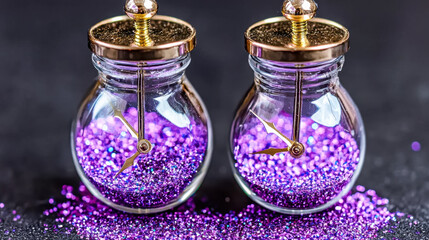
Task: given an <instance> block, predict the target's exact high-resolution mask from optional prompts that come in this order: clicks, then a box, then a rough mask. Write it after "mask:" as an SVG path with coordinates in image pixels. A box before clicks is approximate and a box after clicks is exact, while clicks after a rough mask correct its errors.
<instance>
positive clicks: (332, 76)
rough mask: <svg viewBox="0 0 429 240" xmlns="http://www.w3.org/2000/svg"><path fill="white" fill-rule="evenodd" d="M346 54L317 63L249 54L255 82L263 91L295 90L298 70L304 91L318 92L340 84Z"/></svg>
mask: <svg viewBox="0 0 429 240" xmlns="http://www.w3.org/2000/svg"><path fill="white" fill-rule="evenodd" d="M343 63H344V56H341V57H338V58H335V59H332V60H329V61H324V62H317V63H290V62H275V61H269V60H265V59H262V58H258V57H254V56H249V64H250V67H251V68H252V69H253V71H254V72H255V84H256V85H257V86H259V87H260V88H261V90H262V91H268V92H278V91H291V92H294V91H295V81H296V79H297V75H298V72H300V73H301V74H300V75H301V76H302V78H303V91H311V92H315V91H316V92H317V91H319V90H321V91H323V90H325V89H326V88H329V87H332V86H336V85H338V84H339V78H338V72H339V71H341V69H342V66H343Z"/></svg>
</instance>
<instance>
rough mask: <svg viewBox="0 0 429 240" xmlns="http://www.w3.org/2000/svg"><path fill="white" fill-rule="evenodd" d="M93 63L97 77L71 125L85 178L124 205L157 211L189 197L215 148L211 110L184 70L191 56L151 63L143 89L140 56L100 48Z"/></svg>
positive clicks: (90, 185) (96, 192) (104, 198)
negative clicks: (112, 54) (102, 53)
mask: <svg viewBox="0 0 429 240" xmlns="http://www.w3.org/2000/svg"><path fill="white" fill-rule="evenodd" d="M93 62H94V65H95V66H96V68H97V69H98V70H99V72H100V74H99V78H98V79H97V82H96V83H95V85H94V87H93V88H92V89H91V91H90V93H89V95H88V96H87V97H86V98H85V100H84V102H83V103H82V105H81V108H80V110H79V112H78V114H77V118H76V121H75V124H74V125H73V128H72V153H73V157H74V163H75V165H76V169H77V171H78V174H79V176H80V177H81V179H82V181H83V182H84V183H85V184H86V185H87V187H88V189H89V190H90V192H91V193H93V194H94V195H95V196H96V197H97V198H99V199H100V200H101V201H103V202H104V203H105V204H107V205H109V206H111V207H114V208H116V209H119V210H122V211H127V212H132V213H155V212H161V211H165V210H168V209H171V208H172V207H175V206H177V205H179V204H180V203H183V202H184V201H186V199H187V198H189V197H190V196H191V195H192V194H193V193H194V192H195V191H196V190H197V189H198V187H199V185H200V184H201V183H202V181H203V178H204V176H205V174H206V172H207V169H208V164H209V162H210V157H211V151H212V136H211V134H212V130H211V124H210V120H209V117H208V115H207V111H206V110H205V107H204V105H203V103H202V101H201V99H200V98H199V96H198V94H197V93H196V92H195V90H194V89H193V87H192V85H191V84H190V82H189V81H188V80H187V78H186V77H185V75H184V74H185V69H186V67H187V66H188V65H189V63H190V56H189V55H185V56H182V57H180V58H177V59H171V60H163V61H151V62H146V66H145V67H144V81H145V84H144V90H139V89H138V87H139V85H138V79H139V78H138V73H139V72H141V71H140V70H139V65H138V64H139V63H138V62H124V61H113V60H109V59H106V58H102V57H99V56H96V55H93ZM142 92H144V96H143V97H144V101H143V104H142V106H143V107H142V106H141V108H139V104H140V103H142V101H140V100H139V99H140V98H139V96H140V94H141V93H142ZM136 93H138V94H136ZM139 109H141V110H142V111H140V110H139ZM143 111H144V112H143ZM141 112H142V113H143V114H142V115H140V113H141ZM141 127H143V129H141ZM142 140H143V143H144V144H143V145H142V144H141V142H142ZM146 143H147V145H145V144H146Z"/></svg>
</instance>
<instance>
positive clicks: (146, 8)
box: [125, 0, 158, 47]
mask: <svg viewBox="0 0 429 240" xmlns="http://www.w3.org/2000/svg"><path fill="white" fill-rule="evenodd" d="M157 11H158V4H157V3H156V1H155V0H127V2H126V3H125V13H126V14H127V15H128V16H129V17H130V18H132V19H134V20H135V22H134V28H135V30H134V43H135V44H136V45H137V46H141V47H148V46H153V45H154V42H153V40H152V39H151V38H150V19H151V18H152V17H153V16H155V14H156V13H157Z"/></svg>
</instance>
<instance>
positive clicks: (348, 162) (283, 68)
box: [230, 56, 365, 214]
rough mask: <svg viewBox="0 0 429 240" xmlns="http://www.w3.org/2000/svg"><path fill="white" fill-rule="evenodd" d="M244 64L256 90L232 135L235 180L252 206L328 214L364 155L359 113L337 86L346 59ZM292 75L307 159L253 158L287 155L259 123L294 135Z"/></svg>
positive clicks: (349, 184)
mask: <svg viewBox="0 0 429 240" xmlns="http://www.w3.org/2000/svg"><path fill="white" fill-rule="evenodd" d="M249 62H250V66H251V68H252V69H253V70H254V72H255V80H254V85H253V87H252V88H251V90H250V91H249V92H248V93H247V95H246V97H245V98H244V100H243V102H242V104H241V106H240V107H239V109H238V112H237V113H236V116H235V118H234V121H233V124H232V131H231V142H230V146H231V156H232V165H233V169H234V176H235V178H236V180H237V181H238V183H239V185H240V186H241V188H242V189H243V190H244V191H245V192H246V194H247V195H248V196H249V197H250V198H251V199H253V200H254V201H255V202H257V203H258V204H260V205H262V206H264V207H266V208H268V209H271V210H273V211H277V212H281V213H287V214H305V213H312V212H317V211H321V210H323V209H326V208H328V207H330V206H332V205H333V204H334V203H336V202H337V201H338V200H339V199H340V198H341V197H343V196H344V195H345V194H346V193H348V191H349V190H350V189H351V187H352V186H353V184H354V182H355V181H356V179H357V177H358V175H359V173H360V170H361V168H362V165H363V161H364V153H365V132H364V126H363V122H362V119H361V116H360V114H359V110H358V109H357V107H356V105H355V104H354V103H353V101H352V99H351V98H350V96H349V95H348V93H347V91H346V90H345V89H344V88H343V87H342V86H341V84H340V82H339V78H338V72H339V71H340V70H341V68H342V65H343V62H344V57H343V56H340V57H337V58H334V59H331V60H327V61H321V62H306V63H300V64H296V63H291V62H283V61H271V60H265V59H262V58H259V57H256V56H250V57H249ZM297 73H299V74H300V75H301V77H302V102H301V106H302V110H301V121H300V122H301V125H300V128H299V129H300V138H299V139H298V140H299V142H300V143H302V144H303V145H304V149H305V150H304V153H303V155H302V156H301V157H292V156H291V154H290V153H288V152H287V151H286V150H284V151H282V152H278V153H276V154H273V155H269V154H258V152H260V151H263V150H266V149H270V148H274V149H286V148H287V147H288V146H287V144H286V143H285V142H284V141H282V139H281V138H279V137H278V136H277V135H275V134H273V133H272V132H270V133H269V132H268V131H267V129H266V128H265V126H264V124H263V122H262V121H267V122H269V123H273V124H274V126H275V127H276V128H277V129H278V130H279V131H280V132H281V133H282V134H283V135H285V136H291V135H293V133H292V132H293V121H294V100H295V94H296V91H297V89H296V81H297ZM253 113H254V114H253Z"/></svg>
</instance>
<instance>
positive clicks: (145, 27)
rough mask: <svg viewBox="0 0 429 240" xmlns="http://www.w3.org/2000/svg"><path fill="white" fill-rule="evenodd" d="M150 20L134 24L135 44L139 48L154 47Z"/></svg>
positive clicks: (138, 21) (137, 21)
mask: <svg viewBox="0 0 429 240" xmlns="http://www.w3.org/2000/svg"><path fill="white" fill-rule="evenodd" d="M149 26H150V20H149V19H142V20H136V21H135V23H134V27H135V33H134V35H135V36H134V42H135V43H136V45H138V46H153V44H154V42H153V41H152V39H151V38H150V35H149Z"/></svg>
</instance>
